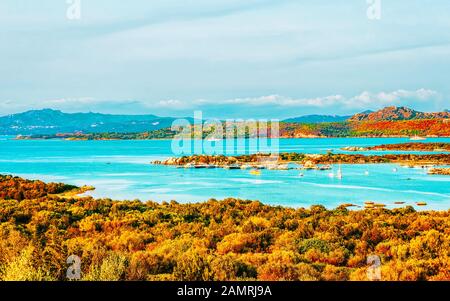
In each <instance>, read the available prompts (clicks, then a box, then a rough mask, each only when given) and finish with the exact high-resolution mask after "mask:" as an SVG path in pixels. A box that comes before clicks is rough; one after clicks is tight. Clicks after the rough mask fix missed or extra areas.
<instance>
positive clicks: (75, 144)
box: [0, 137, 450, 210]
mask: <svg viewBox="0 0 450 301" xmlns="http://www.w3.org/2000/svg"><path fill="white" fill-rule="evenodd" d="M436 141H437V142H450V138H433V139H427V142H436ZM401 142H408V139H406V138H323V139H321V138H317V139H280V152H304V153H326V152H327V151H328V150H332V151H333V152H336V153H337V152H343V151H341V150H340V148H341V147H345V146H370V145H378V144H384V143H401ZM255 151H256V150H252V149H248V148H244V149H240V150H239V151H238V152H239V153H248V152H255ZM366 153H383V152H366ZM390 153H394V152H390ZM171 156H173V154H172V151H171V141H170V140H147V141H65V140H13V138H12V137H0V174H13V175H17V176H22V177H25V178H29V179H41V180H44V181H60V182H65V183H68V184H75V185H93V186H95V187H96V190H95V191H93V192H91V193H90V194H91V195H93V196H95V197H109V198H112V199H141V200H154V201H164V200H166V201H170V200H176V201H178V202H198V201H205V200H208V199H210V198H216V199H223V198H226V197H236V198H242V199H251V200H260V201H262V202H263V203H266V204H273V205H285V206H291V207H309V206H310V205H312V204H323V205H325V206H326V207H328V208H334V207H336V206H338V205H340V204H342V203H348V202H351V203H355V204H358V205H363V203H364V202H365V201H368V200H370V201H375V202H381V203H385V204H387V205H388V207H394V205H393V203H394V202H396V201H404V202H406V204H411V205H414V203H415V202H418V201H425V202H427V203H428V206H427V207H423V209H446V210H447V209H449V208H450V177H448V176H430V175H427V174H426V170H424V169H421V168H407V167H401V166H396V165H391V164H374V165H343V166H342V171H343V178H342V179H337V178H330V177H329V176H328V174H329V173H330V171H315V170H312V171H305V172H304V176H303V177H300V176H299V174H300V172H301V171H299V170H289V171H272V170H270V171H269V170H263V171H262V174H261V175H260V176H253V175H250V173H249V171H248V170H247V171H246V170H225V169H182V168H178V169H177V168H175V167H168V166H155V165H151V164H150V162H151V161H154V160H159V159H164V158H167V157H171ZM334 168H335V169H337V167H336V166H334ZM395 168H396V169H397V171H394V169H395Z"/></svg>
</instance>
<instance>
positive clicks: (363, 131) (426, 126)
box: [18, 119, 450, 140]
mask: <svg viewBox="0 0 450 301" xmlns="http://www.w3.org/2000/svg"><path fill="white" fill-rule="evenodd" d="M448 120H450V119H419V120H393V121H354V122H324V123H291V122H289V123H287V122H281V123H280V124H279V136H280V137H282V138H301V137H383V136H393V137H404V136H414V135H419V136H441V137H449V136H450V126H449V124H450V123H449V122H448ZM213 130H214V127H213V126H209V127H204V128H202V130H201V133H199V131H200V129H198V128H196V127H194V126H192V127H191V130H190V133H188V136H189V135H190V136H191V137H192V138H195V137H202V138H220V137H217V135H211V134H212V132H213ZM223 133H226V127H225V124H224V125H223ZM177 134H179V133H178V132H176V131H172V130H171V129H170V128H163V129H158V130H154V131H148V132H139V133H87V134H84V133H74V134H70V133H69V134H55V135H31V136H19V137H18V138H19V139H61V138H63V139H69V140H108V139H119V140H136V139H137V140H145V139H171V138H173V137H175V135H177ZM257 135H258V134H254V135H252V134H251V133H249V131H248V129H247V130H246V131H245V132H243V133H241V134H240V135H237V130H235V137H241V138H242V137H245V138H250V137H257ZM259 135H261V133H259ZM264 135H266V136H270V135H271V132H270V123H269V125H268V132H267V134H264Z"/></svg>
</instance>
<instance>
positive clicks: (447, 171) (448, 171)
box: [428, 168, 450, 176]
mask: <svg viewBox="0 0 450 301" xmlns="http://www.w3.org/2000/svg"><path fill="white" fill-rule="evenodd" d="M428 174H429V175H444V176H450V168H432V169H430V170H429V171H428Z"/></svg>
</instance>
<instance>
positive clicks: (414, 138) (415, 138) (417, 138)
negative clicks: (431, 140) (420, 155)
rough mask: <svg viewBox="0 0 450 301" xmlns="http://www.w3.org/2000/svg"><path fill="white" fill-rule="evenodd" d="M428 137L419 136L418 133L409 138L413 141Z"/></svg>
mask: <svg viewBox="0 0 450 301" xmlns="http://www.w3.org/2000/svg"><path fill="white" fill-rule="evenodd" d="M426 139H427V138H424V137H420V136H417V135H415V136H412V137H411V138H409V140H412V141H418V140H426Z"/></svg>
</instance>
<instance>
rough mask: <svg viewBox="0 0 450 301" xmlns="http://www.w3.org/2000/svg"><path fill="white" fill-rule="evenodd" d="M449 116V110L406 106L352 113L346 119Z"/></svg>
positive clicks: (384, 119) (390, 119)
mask: <svg viewBox="0 0 450 301" xmlns="http://www.w3.org/2000/svg"><path fill="white" fill-rule="evenodd" d="M441 118H444V119H445V118H450V112H446V111H443V112H433V113H429V112H420V111H416V110H413V109H411V108H408V107H396V106H390V107H385V108H383V109H381V110H378V111H375V112H370V113H369V112H362V113H358V114H355V115H353V116H352V117H350V118H349V119H348V121H350V122H355V121H398V120H414V119H441Z"/></svg>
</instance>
